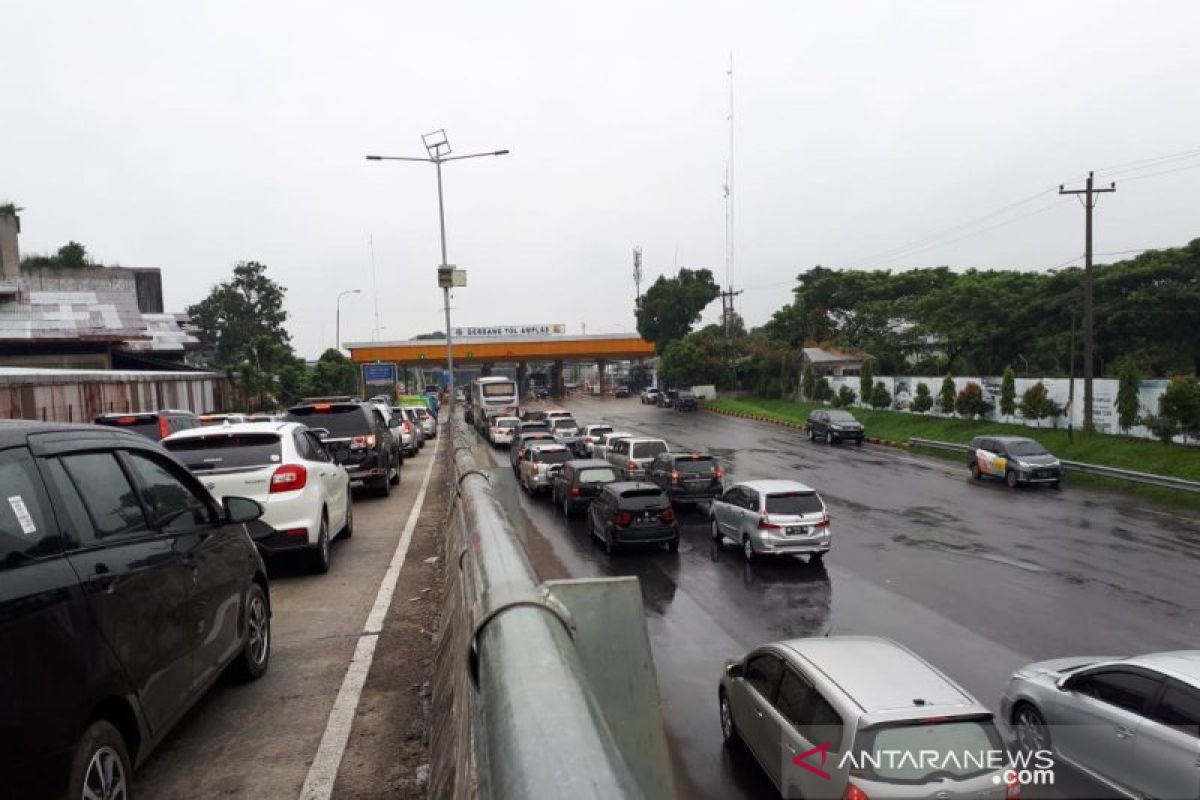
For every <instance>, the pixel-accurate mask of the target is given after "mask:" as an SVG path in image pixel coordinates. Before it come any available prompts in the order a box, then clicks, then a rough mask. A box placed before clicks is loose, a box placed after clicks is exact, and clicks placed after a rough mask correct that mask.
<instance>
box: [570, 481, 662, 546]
mask: <svg viewBox="0 0 1200 800" xmlns="http://www.w3.org/2000/svg"><path fill="white" fill-rule="evenodd" d="M588 533H590V534H591V535H592V536H595V537H596V538H598V539H599V540H600V542H601V544H603V545H604V550H605V552H607V553H609V554H610V555H611V554H612V553H614V552H615V551H616V550H617V549H618V548H619V547H621V546H623V545H627V544H662V545H665V546H666V548H667V549H668V550H670V551H671V552H672V553H674V552H675V551H676V550H678V549H679V523H678V522H676V521H675V510H674V509H673V508H671V501H670V500H668V499H667V495H666V493H665V492H663V490H662V489H660V488H658V487H657V486H655V485H654V484H653V483H644V482H641V481H620V482H617V483H609V484H606V485H605V486H604V488H603V489H601V490H600V494H598V495H596V499H595V500H593V501H592V505H591V506H590V507H589V508H588Z"/></svg>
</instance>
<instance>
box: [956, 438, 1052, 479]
mask: <svg viewBox="0 0 1200 800" xmlns="http://www.w3.org/2000/svg"><path fill="white" fill-rule="evenodd" d="M968 453H969V455H968V456H967V466H969V467H970V468H971V477H973V478H975V480H980V479H981V478H984V477H988V476H990V477H993V478H1003V479H1004V480H1005V482H1006V483H1008V485H1009V486H1011V487H1013V488H1014V489H1015V488H1016V487H1017V486H1018V485H1019V484H1022V483H1048V484H1050V485H1051V486H1054V487H1057V486H1058V485H1059V484H1060V483H1061V482H1062V462H1060V461H1059V460H1058V459H1057V458H1055V457H1054V456H1052V455H1050V453H1048V452H1047V451H1046V448H1044V447H1042V445H1041V443H1040V442H1036V441H1034V440H1033V439H1029V438H1026V437H1024V436H976V437H975V438H974V439H972V440H971V445H970V448H969V450H968Z"/></svg>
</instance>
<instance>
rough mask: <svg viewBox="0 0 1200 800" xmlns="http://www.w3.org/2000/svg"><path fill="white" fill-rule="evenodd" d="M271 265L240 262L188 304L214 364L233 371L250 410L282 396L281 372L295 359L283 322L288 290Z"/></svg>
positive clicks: (210, 362) (285, 316)
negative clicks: (274, 277)
mask: <svg viewBox="0 0 1200 800" xmlns="http://www.w3.org/2000/svg"><path fill="white" fill-rule="evenodd" d="M266 271H267V268H266V265H264V264H260V263H258V262H257V261H243V262H240V263H238V265H237V266H235V267H234V268H233V278H232V279H231V280H228V281H225V282H223V283H220V284H217V285H216V286H214V287H213V288H212V290H211V291H210V292H209V294H208V297H206V298H204V300H201V301H200V302H199V303H197V304H195V305H193V306H191V307H189V308H188V315H189V316H190V317H191V319H192V323H193V324H194V325H195V326H196V337H197V338H198V339H199V340H200V341H201V343H202V344H204V345H205V346H206V347H207V348H209V349H210V353H211V355H210V356H209V357H208V365H209V366H211V367H215V368H217V369H220V370H224V371H225V372H227V373H229V374H230V375H231V376H233V378H234V380H235V382H236V383H237V386H238V389H239V392H240V394H241V400H242V402H243V403H244V406H245V409H246V410H248V411H249V410H256V409H257V408H264V407H268V406H270V405H273V403H274V402H278V388H279V387H278V385H277V382H278V379H279V377H280V372H281V371H282V370H284V369H285V367H289V366H292V367H294V362H295V356H294V355H293V354H292V347H291V341H290V337H289V336H288V333H287V331H286V330H284V327H283V323H284V322H285V321H286V320H287V312H286V311H284V310H283V296H284V292H285V290H284V288H283V287H282V286H280V285H279V284H278V283H276V282H275V281H273V280H271V279H270V278H268V277H267V275H266Z"/></svg>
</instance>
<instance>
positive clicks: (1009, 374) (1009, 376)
mask: <svg viewBox="0 0 1200 800" xmlns="http://www.w3.org/2000/svg"><path fill="white" fill-rule="evenodd" d="M1016 410H1017V374H1016V373H1015V372H1013V368H1012V364H1009V365H1008V366H1007V367H1005V368H1004V377H1002V378H1001V379H1000V413H1001V414H1003V415H1004V416H1006V417H1011V416H1012V415H1013V412H1015V411H1016Z"/></svg>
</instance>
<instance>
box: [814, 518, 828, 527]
mask: <svg viewBox="0 0 1200 800" xmlns="http://www.w3.org/2000/svg"><path fill="white" fill-rule="evenodd" d="M813 527H814V528H828V527H829V516H828V515H826V516H825V519H823V520H821V521H820V522H818V523H817V524H816V525H813Z"/></svg>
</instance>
